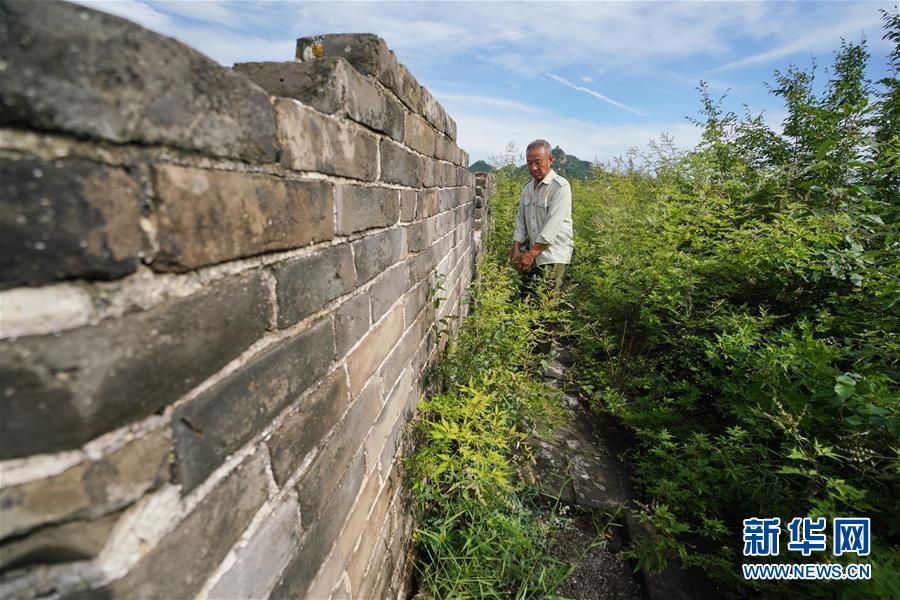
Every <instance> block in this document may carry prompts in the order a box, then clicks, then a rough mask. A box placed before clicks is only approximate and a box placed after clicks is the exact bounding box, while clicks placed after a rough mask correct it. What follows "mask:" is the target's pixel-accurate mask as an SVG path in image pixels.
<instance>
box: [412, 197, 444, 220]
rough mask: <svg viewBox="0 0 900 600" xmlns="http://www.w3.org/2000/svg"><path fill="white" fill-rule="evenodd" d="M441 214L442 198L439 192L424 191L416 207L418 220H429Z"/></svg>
mask: <svg viewBox="0 0 900 600" xmlns="http://www.w3.org/2000/svg"><path fill="white" fill-rule="evenodd" d="M439 212H441V197H440V196H439V195H438V190H422V191H421V192H419V201H418V204H417V205H416V219H427V218H428V217H433V216H434V215H436V214H438V213H439Z"/></svg>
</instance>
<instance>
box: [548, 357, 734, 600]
mask: <svg viewBox="0 0 900 600" xmlns="http://www.w3.org/2000/svg"><path fill="white" fill-rule="evenodd" d="M545 364H546V366H545V368H544V371H543V375H544V380H545V382H546V383H547V385H552V386H555V387H560V388H562V389H564V391H565V393H564V395H563V409H564V414H565V418H564V420H563V422H562V423H561V424H560V425H559V426H558V427H557V429H556V431H555V432H554V434H553V436H552V437H550V438H549V439H545V440H538V439H532V440H531V442H532V448H533V453H534V458H535V463H536V464H535V465H534V475H535V479H536V485H537V486H538V490H539V493H540V494H541V495H542V496H544V497H545V498H547V499H549V500H550V502H551V503H553V504H555V505H556V506H557V510H558V511H560V512H562V513H563V515H562V523H561V526H560V528H559V532H558V534H557V538H556V540H555V542H556V555H557V558H559V559H561V560H564V561H566V562H569V563H570V564H573V565H575V569H574V571H573V572H572V573H571V574H570V575H569V577H568V578H566V579H565V580H564V581H563V582H562V584H561V585H560V587H559V589H558V593H559V594H560V596H562V597H565V598H571V599H573V600H687V599H690V598H711V597H716V591H715V589H714V588H713V587H712V586H711V585H710V583H709V582H708V581H707V580H706V579H705V578H703V577H702V574H697V573H690V572H686V571H684V570H682V569H680V568H679V567H678V566H677V564H676V563H675V562H674V561H671V562H670V565H669V567H668V568H666V569H665V570H664V571H663V572H662V573H658V574H653V573H647V572H644V571H640V572H638V573H634V564H633V562H631V561H629V560H627V559H626V558H625V557H624V556H622V550H623V548H624V546H625V544H626V543H627V542H628V541H635V540H640V539H645V538H647V537H652V536H653V535H654V532H653V530H652V528H650V527H648V526H646V525H643V524H641V523H639V522H638V520H637V518H636V517H635V516H634V515H635V511H634V509H635V504H634V497H635V495H634V493H633V491H632V487H631V483H630V480H629V477H628V472H627V470H626V468H625V465H624V464H623V463H622V462H620V460H619V458H618V456H619V455H620V454H621V453H622V452H623V450H624V449H625V447H626V446H627V443H625V442H623V431H622V430H621V428H620V427H618V426H617V425H616V424H614V423H613V422H612V421H611V420H604V419H603V418H602V417H601V416H598V415H597V414H596V413H592V412H591V411H590V410H589V409H588V408H587V407H586V406H585V404H584V403H583V402H582V401H581V399H580V398H579V395H578V392H577V391H572V390H568V389H566V388H565V383H566V379H567V371H568V369H569V367H570V366H571V350H570V349H568V348H565V347H562V346H559V345H554V347H553V349H552V350H551V352H550V355H549V356H548V358H547V360H546V361H545ZM560 507H564V508H560ZM698 575H699V576H698Z"/></svg>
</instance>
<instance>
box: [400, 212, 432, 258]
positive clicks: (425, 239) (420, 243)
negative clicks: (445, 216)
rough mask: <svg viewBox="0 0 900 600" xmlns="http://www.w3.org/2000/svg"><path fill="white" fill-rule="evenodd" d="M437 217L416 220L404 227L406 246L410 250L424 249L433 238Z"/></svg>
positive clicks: (419, 250) (418, 250)
mask: <svg viewBox="0 0 900 600" xmlns="http://www.w3.org/2000/svg"><path fill="white" fill-rule="evenodd" d="M436 221H437V218H431V219H425V220H422V221H416V222H415V223H413V224H411V225H409V226H408V227H407V228H406V248H407V250H409V251H410V252H421V251H422V250H426V249H427V248H428V247H429V246H431V244H432V243H433V242H434V240H435V235H434V230H435V224H436Z"/></svg>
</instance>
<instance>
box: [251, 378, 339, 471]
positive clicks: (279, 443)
mask: <svg viewBox="0 0 900 600" xmlns="http://www.w3.org/2000/svg"><path fill="white" fill-rule="evenodd" d="M349 403H350V392H349V390H348V389H347V373H346V372H345V371H344V370H343V369H339V370H337V371H334V372H333V373H332V374H331V375H329V376H328V378H327V379H326V380H325V381H323V382H322V383H321V384H320V385H319V387H318V388H316V389H315V391H313V392H312V393H311V394H310V395H309V396H307V397H306V398H304V399H303V401H302V402H300V403H299V404H298V405H297V406H295V407H293V409H292V410H291V412H289V413H288V414H287V415H285V417H284V420H283V421H282V423H281V425H279V426H278V428H277V429H276V430H275V431H274V432H272V436H271V437H270V438H269V440H268V445H269V453H270V454H271V456H272V473H273V474H274V475H275V481H276V482H277V483H278V485H279V486H281V485H284V483H285V481H287V480H288V479H289V478H290V477H291V475H293V474H294V472H295V471H296V470H297V468H298V467H299V466H300V465H301V464H302V463H303V461H304V459H305V458H306V455H307V454H308V453H309V452H310V451H312V449H313V448H315V447H316V446H317V445H318V444H319V443H320V442H321V441H322V440H323V439H324V438H325V437H326V436H327V435H328V433H329V432H330V431H331V429H332V428H333V427H334V426H335V424H337V422H338V420H339V419H340V418H341V415H343V414H344V411H345V410H346V408H347V406H348V405H349Z"/></svg>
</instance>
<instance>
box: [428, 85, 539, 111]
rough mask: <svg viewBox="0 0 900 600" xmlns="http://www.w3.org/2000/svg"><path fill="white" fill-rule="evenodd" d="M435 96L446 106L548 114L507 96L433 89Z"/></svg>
mask: <svg viewBox="0 0 900 600" xmlns="http://www.w3.org/2000/svg"><path fill="white" fill-rule="evenodd" d="M431 93H432V94H433V95H434V97H435V98H437V99H438V101H439V102H440V103H441V104H442V105H443V106H444V108H449V107H451V106H461V107H465V108H487V109H491V108H496V109H502V110H512V111H516V112H518V113H521V114H522V115H540V114H546V112H547V111H546V110H544V109H543V108H539V107H537V106H531V105H530V104H524V103H522V102H516V101H514V100H507V99H506V98H496V97H493V96H478V95H469V94H453V93H447V92H443V91H440V90H431Z"/></svg>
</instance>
